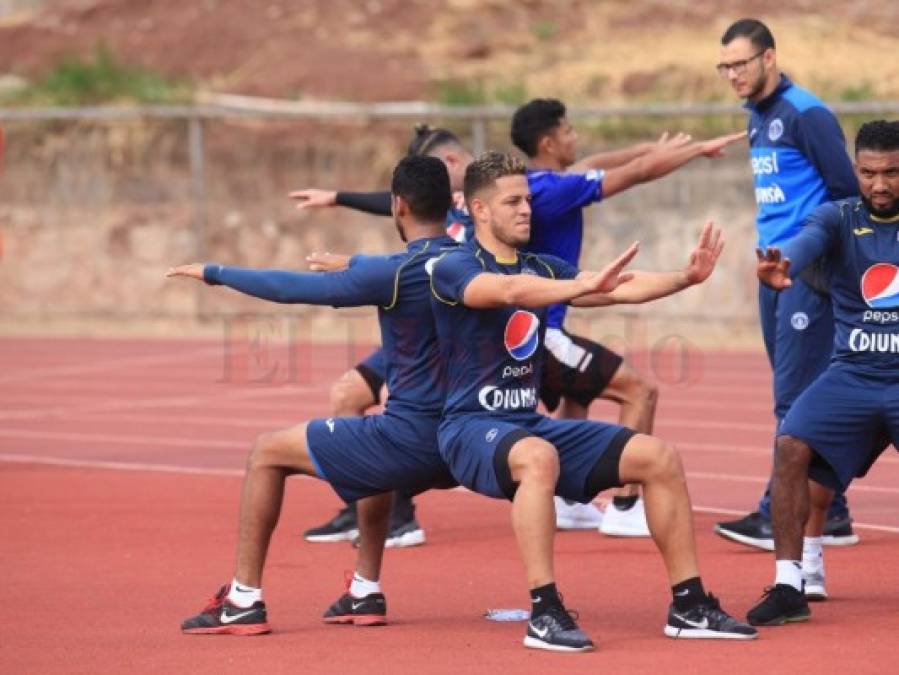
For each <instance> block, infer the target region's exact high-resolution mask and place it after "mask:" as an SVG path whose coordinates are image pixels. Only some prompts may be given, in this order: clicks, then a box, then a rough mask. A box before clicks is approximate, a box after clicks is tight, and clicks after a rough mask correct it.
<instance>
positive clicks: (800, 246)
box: [755, 202, 843, 290]
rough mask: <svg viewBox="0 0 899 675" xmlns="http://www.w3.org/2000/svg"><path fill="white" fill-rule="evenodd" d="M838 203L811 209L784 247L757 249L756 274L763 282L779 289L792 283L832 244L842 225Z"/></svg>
mask: <svg viewBox="0 0 899 675" xmlns="http://www.w3.org/2000/svg"><path fill="white" fill-rule="evenodd" d="M842 218H843V217H842V211H841V210H840V206H839V205H837V204H835V203H833V202H829V203H827V204H822V205H821V206H819V207H818V208H816V209H815V210H814V211H812V212H811V213H810V214H809V216H808V218H806V219H805V222H804V224H803V227H802V229H801V230H800V231H799V234H797V235H796V236H795V237H793V238H792V239H791V240H790V241H789V242H787V244H786V245H785V246H784V247H783V250H781V249H779V248H778V247H776V246H769V247H767V248H766V249H765V250H762V249H760V248H759V249H756V252H755V254H756V258H757V259H758V264H757V266H756V276H758V278H759V281H761V282H762V283H763V284H766V285H768V286H770V287H771V288H775V289H777V290H782V289H784V288H789V287H790V286H792V285H793V282H792V279H795V278H796V277H797V276H799V275H800V274H802V272H803V271H804V270H805V269H806V268H808V266H809V265H811V264H812V263H813V262H815V261H816V260H817V259H818V258H820V257H821V256H822V255H823V254H824V253H825V252H827V250H828V249H829V248H830V247H831V246H833V245H835V243H836V241H837V239H838V237H839V231H840V226H841V224H842Z"/></svg>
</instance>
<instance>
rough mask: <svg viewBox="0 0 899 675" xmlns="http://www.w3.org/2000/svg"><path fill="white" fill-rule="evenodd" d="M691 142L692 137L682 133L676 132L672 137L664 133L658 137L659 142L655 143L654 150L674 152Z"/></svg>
mask: <svg viewBox="0 0 899 675" xmlns="http://www.w3.org/2000/svg"><path fill="white" fill-rule="evenodd" d="M692 140H693V137H692V136H691V135H690V134H685V133H684V132H683V131H678V132H677V133H676V134H675V135H674V136H671V135H670V134H669V133H668V132H667V131H666V132H665V133H663V134H662V135H661V136H659V140H657V141H656V144H655V148H654V149H657V150H662V149H664V150H676V149H677V148H682V147H683V146H685V145H687V144H688V143H689V142H690V141H692Z"/></svg>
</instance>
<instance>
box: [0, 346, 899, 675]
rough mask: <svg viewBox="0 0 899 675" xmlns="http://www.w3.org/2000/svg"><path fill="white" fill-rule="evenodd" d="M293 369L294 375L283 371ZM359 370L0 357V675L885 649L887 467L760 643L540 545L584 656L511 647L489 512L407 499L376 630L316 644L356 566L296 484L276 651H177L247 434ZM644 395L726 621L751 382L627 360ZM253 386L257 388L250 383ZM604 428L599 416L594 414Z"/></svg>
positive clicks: (714, 659)
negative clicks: (688, 616)
mask: <svg viewBox="0 0 899 675" xmlns="http://www.w3.org/2000/svg"><path fill="white" fill-rule="evenodd" d="M291 356H292V361H291ZM357 356H359V354H358V353H356V354H350V353H347V351H346V350H345V349H339V348H326V347H321V346H319V347H317V348H313V347H311V346H309V345H304V346H301V347H300V348H296V349H295V350H294V353H293V354H292V355H291V354H289V353H288V350H287V349H286V348H283V347H277V348H276V347H273V348H272V349H270V350H268V351H267V352H264V351H260V350H259V349H253V350H251V351H250V353H243V352H241V351H240V349H235V348H234V345H232V346H231V348H230V349H229V350H224V349H223V345H222V344H220V343H214V342H171V341H159V342H138V341H75V340H19V339H6V340H0V366H2V368H0V460H2V461H0V499H2V506H3V508H2V512H0V523H2V532H3V535H4V536H3V537H0V563H2V569H3V571H4V580H5V582H6V584H7V587H8V588H9V589H11V592H10V593H9V594H8V595H7V602H6V610H5V611H4V612H3V613H0V636H2V637H0V642H2V645H3V649H2V650H0V672H4V673H7V672H8V673H48V672H84V673H97V672H123V671H128V672H137V673H144V672H146V673H150V672H154V673H155V672H167V673H168V672H186V671H188V670H190V671H191V672H199V673H202V672H215V673H230V672H246V671H247V669H253V670H255V671H257V672H291V673H294V672H297V671H302V672H312V673H319V672H322V673H327V672H344V673H345V672H353V671H361V672H374V673H380V672H385V673H386V672H390V673H418V672H421V673H432V672H433V673H443V672H447V673H448V672H454V673H455V672H459V671H462V672H477V673H487V672H495V671H497V670H499V669H514V670H515V671H521V672H525V673H527V672H538V671H541V672H545V671H546V670H548V669H549V670H552V669H560V668H564V669H565V670H566V671H573V672H582V671H583V672H586V671H588V670H590V671H595V670H596V669H598V668H602V669H605V670H617V671H625V670H627V671H629V672H635V673H640V672H667V671H676V672H711V671H712V669H713V668H716V669H727V670H728V671H729V674H730V673H742V672H747V673H749V672H752V673H758V672H760V671H762V672H796V670H797V669H799V668H802V669H809V670H811V669H814V670H815V671H817V672H822V673H825V672H842V673H845V672H846V671H847V670H849V671H851V672H872V673H873V672H884V671H889V670H890V669H891V667H890V666H889V663H890V662H891V659H892V658H893V651H894V645H895V633H896V630H897V629H899V587H897V584H896V583H895V581H896V580H897V576H899V575H897V572H896V564H895V562H894V561H895V558H896V557H897V554H899V538H897V536H896V534H897V533H899V480H897V478H899V468H897V461H896V457H895V455H894V454H892V453H890V454H889V455H886V456H885V457H884V458H883V459H882V460H881V462H880V463H879V464H878V465H877V466H876V467H875V468H874V470H873V471H872V473H871V475H870V476H869V477H868V478H867V479H865V480H864V481H861V482H859V483H858V484H857V485H856V486H854V487H853V488H852V489H851V491H850V501H851V504H852V508H853V513H854V516H855V518H856V521H857V523H858V524H859V534H860V535H861V536H862V540H863V543H862V545H860V546H858V547H855V548H850V549H844V550H836V549H828V550H827V564H828V575H829V576H828V588H829V590H830V592H831V594H832V596H833V599H832V600H830V601H828V602H827V603H825V604H822V605H816V606H815V607H814V608H813V611H814V617H813V621H812V622H810V623H808V624H806V625H799V626H790V627H787V628H776V629H766V630H764V631H763V635H762V639H761V640H759V641H757V642H755V643H746V644H741V643H736V644H735V643H710V642H704V641H697V642H693V643H691V642H688V641H674V640H669V639H667V638H665V637H663V636H662V633H661V628H662V625H663V623H664V618H665V611H666V606H667V603H668V598H669V593H668V589H667V587H666V583H665V579H664V575H663V569H662V565H661V562H660V560H659V558H658V555H657V554H656V552H655V550H654V549H653V547H652V544H651V543H650V542H649V541H645V540H640V541H627V540H616V539H609V538H604V537H601V536H600V535H598V534H594V533H590V532H584V533H562V534H560V535H559V537H558V538H557V542H556V544H557V546H556V547H557V576H558V579H559V585H560V587H561V589H562V590H563V592H564V593H565V594H566V601H567V604H569V605H570V606H571V607H573V608H576V609H578V610H579V612H580V614H581V624H582V626H583V627H584V628H585V629H586V630H587V631H588V632H589V633H590V634H591V635H592V636H593V637H594V639H596V640H597V642H598V646H599V649H598V650H597V651H596V652H595V653H593V654H589V655H557V654H545V653H538V652H534V651H532V650H525V649H524V648H523V647H521V645H520V642H521V638H522V636H523V624H520V623H508V624H497V623H491V622H488V621H485V620H484V619H482V618H481V614H482V613H483V611H484V610H485V609H487V608H490V607H526V606H527V595H526V593H525V592H524V590H523V582H522V573H521V567H520V564H519V563H518V560H517V554H516V549H515V544H514V541H513V538H512V535H511V531H510V528H509V525H508V510H509V509H508V505H507V504H505V503H503V502H499V501H494V500H488V499H484V498H482V497H479V496H477V495H472V494H470V493H467V492H464V491H452V492H445V493H432V494H428V495H424V496H423V497H422V498H421V499H420V500H419V516H420V518H419V519H420V521H421V522H422V524H423V525H424V526H425V528H426V530H427V534H428V544H427V545H426V546H424V547H421V548H418V549H411V550H401V551H390V552H388V554H387V560H386V565H385V574H384V580H383V581H384V585H385V591H386V593H387V597H388V603H389V607H390V618H391V625H390V626H388V627H386V628H369V629H364V628H353V627H335V626H327V625H324V624H322V623H320V622H319V617H320V615H321V612H322V611H323V609H324V608H325V607H326V606H327V605H328V604H329V603H330V602H331V601H332V600H333V599H334V598H335V597H336V596H337V595H339V593H340V592H341V591H342V571H343V570H344V569H352V564H353V551H352V549H351V548H350V547H349V546H348V545H342V544H337V545H310V544H305V543H303V542H302V540H301V539H300V538H299V536H298V533H299V532H300V531H301V530H302V529H304V528H305V527H308V526H309V525H312V524H317V523H318V522H320V521H321V520H324V519H325V518H327V517H329V516H330V515H331V514H332V512H333V510H334V508H335V507H336V505H337V501H336V498H335V497H334V496H333V495H332V494H331V493H330V491H329V489H328V488H327V486H325V485H323V484H321V483H318V482H316V481H313V480H308V479H299V478H298V479H295V480H293V481H291V484H290V486H289V488H288V491H287V498H286V502H285V511H284V515H283V517H282V521H281V525H280V527H279V529H278V531H277V532H276V535H275V539H274V542H273V547H272V552H271V555H270V562H269V566H268V570H267V573H266V584H265V585H266V599H267V603H268V605H269V610H270V618H271V621H272V623H273V625H274V628H275V631H276V632H275V633H274V634H272V635H270V636H265V637H258V638H252V639H251V638H234V637H219V636H183V635H181V634H180V633H179V631H178V624H179V622H180V620H181V619H182V618H184V617H185V616H187V615H189V614H192V613H195V612H196V611H197V610H199V609H200V608H201V607H202V605H203V602H204V600H205V598H206V597H207V596H209V595H211V594H212V593H213V592H214V591H215V589H216V588H217V585H218V584H220V583H223V582H225V581H226V580H227V579H228V578H229V577H230V575H231V573H232V566H233V547H234V539H235V521H236V505H237V499H238V495H239V489H240V478H239V476H240V470H241V466H242V463H243V459H244V456H245V453H246V450H247V448H248V447H249V445H250V443H251V442H252V440H253V438H254V437H255V436H256V435H257V434H258V433H259V432H261V431H265V430H269V429H272V428H277V427H280V426H284V425H287V424H290V423H293V422H296V421H298V420H301V419H304V418H307V417H311V416H315V415H321V414H324V413H325V412H326V401H327V389H328V385H329V384H330V382H331V381H332V380H333V378H334V377H336V376H337V375H338V374H340V373H341V372H342V371H343V370H345V369H346V367H348V366H350V365H352V362H353V359H354V358H355V357H357ZM635 363H636V365H637V366H638V368H642V369H646V370H649V371H651V372H652V374H653V375H654V376H655V377H656V378H657V379H660V380H661V381H662V395H661V405H660V410H659V416H658V424H657V433H658V434H659V435H661V436H663V437H664V438H666V439H668V440H671V441H673V442H674V443H675V444H676V445H677V446H678V448H679V449H680V450H681V452H682V454H683V457H684V461H685V464H686V466H687V471H688V474H689V480H690V488H691V493H692V495H693V501H694V504H695V505H696V507H697V516H696V522H697V534H698V546H699V550H700V556H701V560H702V565H703V576H704V579H705V582H706V585H707V586H708V587H709V588H711V589H712V590H713V591H714V592H716V593H717V594H719V595H720V596H722V598H723V601H724V604H725V607H727V608H729V609H730V610H731V611H733V612H735V613H738V614H742V613H744V612H745V610H746V609H747V608H748V607H749V606H751V604H752V603H753V602H754V601H755V599H756V598H757V597H758V595H759V593H760V591H761V589H762V587H763V586H765V585H766V584H768V583H770V581H771V578H772V574H773V565H772V560H771V557H770V555H769V554H764V553H760V552H759V553H757V552H754V551H751V550H749V549H744V548H741V547H739V546H736V545H733V544H730V543H728V542H725V541H724V540H721V539H719V538H718V537H716V536H715V535H714V534H712V533H711V527H712V525H713V523H714V522H715V520H717V519H719V518H720V517H721V516H722V515H726V514H728V513H731V512H735V513H736V512H739V513H742V512H744V511H745V510H746V509H747V508H749V507H751V506H752V505H753V504H754V502H755V501H756V499H757V498H758V495H759V493H760V491H761V489H762V486H763V485H764V482H765V479H766V475H767V472H768V469H769V463H770V448H769V446H770V436H771V428H770V412H769V410H770V396H769V393H768V388H769V373H768V370H767V365H766V363H765V361H764V358H763V357H762V356H760V355H757V354H738V353H730V354H722V353H704V354H702V353H694V354H692V355H691V358H690V359H689V364H688V365H689V367H688V368H686V369H684V368H683V365H684V364H683V363H682V362H680V361H678V362H677V363H675V362H674V361H673V360H670V359H669V361H666V360H665V359H655V361H651V360H650V359H648V358H640V355H638V356H637V358H636V359H635ZM268 375H271V376H270V377H268ZM595 408H596V410H595V411H594V412H595V414H596V415H597V416H599V417H602V416H607V415H612V414H613V413H614V410H613V409H612V408H611V407H607V406H604V405H599V406H596V407H595Z"/></svg>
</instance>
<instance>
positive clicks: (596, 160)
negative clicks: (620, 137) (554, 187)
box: [566, 131, 691, 173]
mask: <svg viewBox="0 0 899 675" xmlns="http://www.w3.org/2000/svg"><path fill="white" fill-rule="evenodd" d="M690 140H691V138H690V136H689V135H687V134H684V133H678V134H676V135H675V136H673V137H670V136H669V135H668V132H667V131H666V132H665V133H664V134H662V136H661V137H660V138H659V140H657V141H655V142H643V143H636V144H634V145H630V146H628V147H626V148H621V149H620V150H609V151H607V152H597V153H595V154H593V155H588V156H586V157H584V158H582V159H580V160H578V161H577V162H575V163H574V164H572V165H571V166H570V167H568V168H567V169H566V172H567V173H585V172H587V171H591V170H596V169H602V170H603V171H608V170H609V169H614V168H615V167H618V166H623V165H624V164H627V163H628V162H631V161H633V160H635V159H637V158H638V157H642V156H643V155H646V154H649V153H650V152H652V151H653V150H655V149H656V148H657V147H658V146H659V145H661V144H665V143H669V142H673V143H677V144H679V145H686V144H687V143H689V142H690Z"/></svg>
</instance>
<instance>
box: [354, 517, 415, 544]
mask: <svg viewBox="0 0 899 675" xmlns="http://www.w3.org/2000/svg"><path fill="white" fill-rule="evenodd" d="M426 541H427V539H426V538H425V531H424V530H423V529H422V527H421V525H419V524H418V521H417V520H415V518H412V519H411V520H407V521H405V522H402V523H396V522H391V523H390V532H388V533H387V541H385V542H384V548H408V547H410V546H421V545H422V544H424V543H425V542H426ZM353 546H355V547H356V548H359V537H358V536H356V537H355V538H354V539H353Z"/></svg>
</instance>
